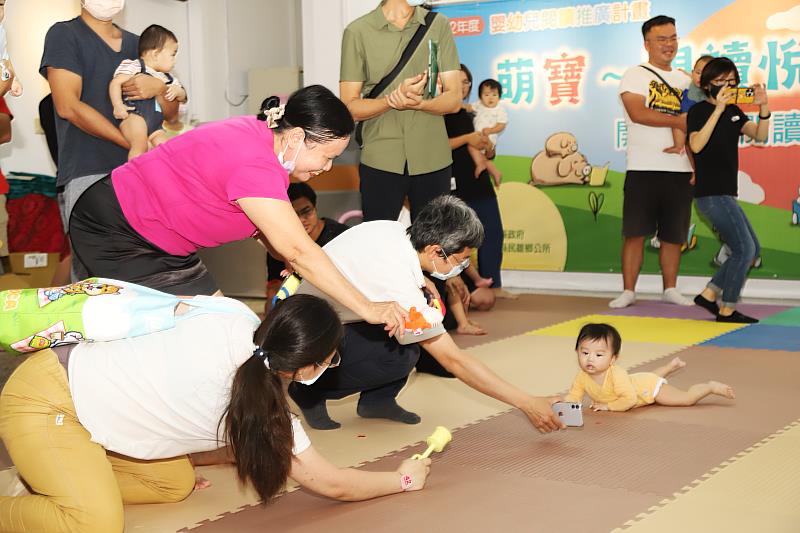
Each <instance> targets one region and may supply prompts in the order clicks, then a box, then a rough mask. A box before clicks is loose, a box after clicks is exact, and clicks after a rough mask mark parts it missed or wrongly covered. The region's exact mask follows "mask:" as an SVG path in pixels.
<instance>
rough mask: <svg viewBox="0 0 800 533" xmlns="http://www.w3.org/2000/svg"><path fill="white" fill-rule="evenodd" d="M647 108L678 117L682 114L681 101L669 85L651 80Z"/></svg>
mask: <svg viewBox="0 0 800 533" xmlns="http://www.w3.org/2000/svg"><path fill="white" fill-rule="evenodd" d="M647 107H648V108H650V109H652V110H654V111H658V112H659V113H666V114H667V115H678V114H680V112H681V101H680V99H679V98H678V97H677V96H676V95H675V93H673V92H672V91H671V90H670V88H669V87H668V86H667V84H665V83H661V82H660V81H656V80H650V86H649V90H648V94H647Z"/></svg>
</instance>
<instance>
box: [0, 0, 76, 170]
mask: <svg viewBox="0 0 800 533" xmlns="http://www.w3.org/2000/svg"><path fill="white" fill-rule="evenodd" d="M78 13H80V2H79V1H78V0H58V1H54V0H25V1H24V2H8V3H7V4H6V19H5V27H6V33H7V34H8V51H9V55H10V56H11V61H12V62H13V63H14V68H15V69H16V71H17V75H18V76H19V79H20V80H21V81H22V84H23V86H24V88H25V92H24V93H23V95H22V96H21V97H19V98H14V97H13V96H8V95H6V97H5V98H6V103H7V104H8V107H9V108H10V109H11V112H12V113H13V114H14V122H12V142H11V143H9V144H5V145H3V146H2V148H0V161H2V167H3V170H5V171H8V170H16V171H25V172H36V173H39V174H51V175H52V174H55V167H54V166H53V162H52V160H51V159H50V152H48V151H47V143H46V142H45V140H44V135H39V134H37V133H35V131H34V119H35V118H36V117H38V116H39V101H40V100H41V99H42V98H43V97H44V96H45V95H46V94H47V93H48V92H50V88H49V86H48V85H47V81H46V80H45V79H44V78H43V77H41V76H40V75H39V63H40V61H41V59H42V49H43V47H44V36H45V34H46V33H47V30H48V29H49V28H50V26H52V25H53V23H55V22H58V21H59V20H67V19H70V18H73V17H75V16H76V15H78Z"/></svg>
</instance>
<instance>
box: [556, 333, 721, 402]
mask: <svg viewBox="0 0 800 533" xmlns="http://www.w3.org/2000/svg"><path fill="white" fill-rule="evenodd" d="M621 347H622V339H621V338H620V335H619V332H618V331H617V330H616V329H615V328H614V327H613V326H611V325H609V324H586V325H585V326H583V328H582V329H581V331H580V333H579V334H578V340H577V341H576V343H575V351H576V352H577V354H578V365H579V366H580V367H581V371H580V372H579V373H578V375H577V376H576V377H575V381H574V382H573V384H572V388H571V389H570V391H569V394H567V395H566V396H565V397H564V401H567V402H581V401H583V396H584V395H585V394H588V395H589V398H591V399H592V404H591V408H592V409H594V410H595V411H627V410H628V409H631V408H633V407H641V406H642V405H650V404H652V403H657V404H660V405H671V406H689V405H694V404H696V403H697V402H699V401H700V400H701V399H703V398H705V397H706V396H708V395H710V394H716V395H717V396H722V397H724V398H729V399H731V400H732V399H733V398H734V394H733V389H732V388H731V387H730V386H728V385H726V384H724V383H720V382H719V381H709V382H706V383H698V384H697V385H692V386H691V387H689V390H688V391H684V390H681V389H678V388H676V387H673V386H672V385H669V384H667V380H666V379H664V378H666V377H667V376H668V375H669V374H671V373H673V372H675V371H676V370H679V369H681V368H683V367H684V366H686V363H684V362H683V361H682V360H681V359H680V358H679V357H676V358H675V359H673V360H672V361H670V362H669V363H668V364H666V365H664V366H662V367H659V368H657V369H656V370H655V371H653V372H638V373H636V374H628V372H627V371H626V370H625V369H623V368H620V367H618V366H616V365H615V364H614V363H615V362H616V361H617V357H618V356H619V350H620V348H621Z"/></svg>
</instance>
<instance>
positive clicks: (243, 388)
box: [225, 356, 294, 503]
mask: <svg viewBox="0 0 800 533" xmlns="http://www.w3.org/2000/svg"><path fill="white" fill-rule="evenodd" d="M226 414H227V417H226V419H225V433H226V437H227V438H226V440H227V441H228V443H229V444H230V445H231V448H232V449H233V454H234V457H235V458H236V472H237V474H238V475H239V479H240V480H242V481H249V482H250V483H251V484H252V485H253V488H255V490H256V492H257V493H258V495H259V496H260V497H261V499H262V500H263V501H264V502H265V503H269V501H270V500H272V498H274V497H275V496H276V495H277V494H278V492H280V490H281V489H282V488H283V485H284V483H285V482H286V478H287V477H288V476H289V471H290V470H291V465H292V446H293V443H294V439H293V436H292V420H291V414H290V413H289V405H288V403H287V401H286V396H284V392H283V385H282V383H281V379H280V377H279V376H278V374H276V373H275V372H274V371H271V370H269V369H268V368H267V367H266V365H264V362H263V361H262V360H261V359H260V358H258V357H256V356H253V357H250V359H248V360H247V361H246V362H245V363H244V364H243V365H242V366H240V367H239V369H238V370H237V371H236V376H235V377H234V378H233V385H232V386H231V401H230V404H229V405H228V411H227V413H226Z"/></svg>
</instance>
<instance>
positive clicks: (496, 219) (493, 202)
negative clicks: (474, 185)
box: [466, 196, 503, 288]
mask: <svg viewBox="0 0 800 533" xmlns="http://www.w3.org/2000/svg"><path fill="white" fill-rule="evenodd" d="M466 202H467V205H468V206H470V207H471V208H472V209H473V210H474V211H475V213H476V214H477V215H478V218H479V219H480V221H481V223H482V224H483V234H484V238H483V244H482V245H481V246H480V248H478V272H480V275H481V276H482V277H484V278H492V279H494V282H493V283H492V287H493V288H498V287H502V286H503V282H502V280H501V279H500V265H501V264H502V263H503V222H502V221H501V220H500V207H499V206H498V205H497V198H496V197H494V196H492V197H489V198H475V199H470V200H467V201H466Z"/></svg>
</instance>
